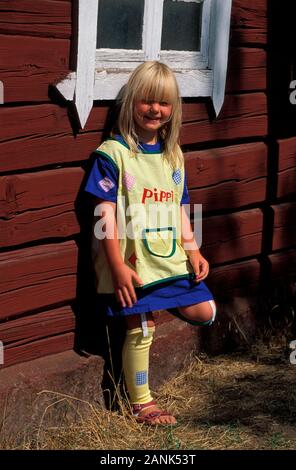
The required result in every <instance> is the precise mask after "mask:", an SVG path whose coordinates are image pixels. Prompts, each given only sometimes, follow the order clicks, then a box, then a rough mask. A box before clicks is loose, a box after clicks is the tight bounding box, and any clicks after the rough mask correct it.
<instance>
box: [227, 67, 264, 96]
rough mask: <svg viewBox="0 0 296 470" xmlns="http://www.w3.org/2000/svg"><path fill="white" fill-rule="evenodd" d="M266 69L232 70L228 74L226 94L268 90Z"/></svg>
mask: <svg viewBox="0 0 296 470" xmlns="http://www.w3.org/2000/svg"><path fill="white" fill-rule="evenodd" d="M266 88H267V76H266V69H264V68H256V69H242V70H230V71H229V72H228V74H227V82H226V92H227V93H230V92H231V93H233V92H242V91H259V90H266Z"/></svg>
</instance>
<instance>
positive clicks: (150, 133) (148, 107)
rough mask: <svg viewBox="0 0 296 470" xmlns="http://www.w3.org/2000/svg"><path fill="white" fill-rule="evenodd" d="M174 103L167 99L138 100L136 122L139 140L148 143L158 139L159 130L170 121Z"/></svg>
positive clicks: (135, 113)
mask: <svg viewBox="0 0 296 470" xmlns="http://www.w3.org/2000/svg"><path fill="white" fill-rule="evenodd" d="M171 114H172V104H170V103H168V102H166V101H153V100H144V99H142V100H136V101H135V103H134V122H135V129H136V132H137V135H138V137H139V140H140V141H141V142H144V143H147V144H154V143H156V141H157V133H158V130H159V129H160V128H161V127H162V126H163V125H164V124H165V123H166V122H168V121H169V119H170V117H171Z"/></svg>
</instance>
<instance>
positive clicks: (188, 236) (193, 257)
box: [181, 205, 209, 282]
mask: <svg viewBox="0 0 296 470" xmlns="http://www.w3.org/2000/svg"><path fill="white" fill-rule="evenodd" d="M181 243H182V246H183V248H184V250H185V251H186V253H187V256H188V258H189V261H190V263H191V265H192V267H193V270H194V273H195V281H196V282H200V281H202V280H203V279H205V278H206V277H207V275H208V274H209V263H208V262H207V260H206V259H205V258H204V257H203V256H202V255H201V253H200V251H199V248H198V246H197V243H196V240H195V238H194V234H193V231H192V227H191V223H190V219H189V218H188V216H187V213H186V211H185V209H184V207H183V205H181Z"/></svg>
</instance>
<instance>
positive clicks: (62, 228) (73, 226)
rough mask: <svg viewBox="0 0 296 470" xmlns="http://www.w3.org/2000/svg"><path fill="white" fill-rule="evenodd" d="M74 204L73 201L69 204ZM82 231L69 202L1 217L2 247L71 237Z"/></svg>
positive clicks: (0, 242) (0, 240) (0, 241)
mask: <svg viewBox="0 0 296 470" xmlns="http://www.w3.org/2000/svg"><path fill="white" fill-rule="evenodd" d="M69 206H72V203H71V204H70V205H69ZM79 232H80V226H79V223H78V220H77V215H76V213H75V212H74V210H73V209H71V208H69V207H67V204H62V205H57V206H54V207H49V208H47V209H40V210H34V211H28V212H25V213H23V214H16V215H15V216H14V217H12V218H11V219H8V220H7V219H6V220H5V219H2V220H1V219H0V233H1V238H0V247H1V248H4V247H12V246H16V245H21V244H23V243H28V242H32V241H36V240H45V239H46V240H49V239H50V238H56V237H62V238H64V237H70V236H73V235H76V234H78V233H79Z"/></svg>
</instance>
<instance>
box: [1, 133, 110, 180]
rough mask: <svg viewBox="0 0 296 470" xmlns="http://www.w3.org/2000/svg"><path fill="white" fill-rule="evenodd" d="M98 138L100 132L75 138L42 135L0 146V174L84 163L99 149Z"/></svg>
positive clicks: (100, 134) (99, 137)
mask: <svg viewBox="0 0 296 470" xmlns="http://www.w3.org/2000/svg"><path fill="white" fill-rule="evenodd" d="M101 136H102V133H101V132H96V133H94V132H90V133H87V134H78V135H77V136H76V137H75V138H74V137H73V136H72V135H67V136H64V135H63V134H58V135H56V136H50V135H48V136H47V135H46V134H45V135H44V136H41V135H40V136H39V137H36V138H35V137H34V138H32V139H30V137H25V138H20V139H13V140H11V141H8V142H5V143H0V172H2V173H3V172H8V171H16V170H27V169H31V168H34V167H42V166H45V165H59V164H62V163H69V162H77V161H82V160H87V159H88V158H89V156H90V154H91V153H92V152H93V151H94V150H95V149H96V148H97V147H98V146H99V144H100V141H101Z"/></svg>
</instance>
